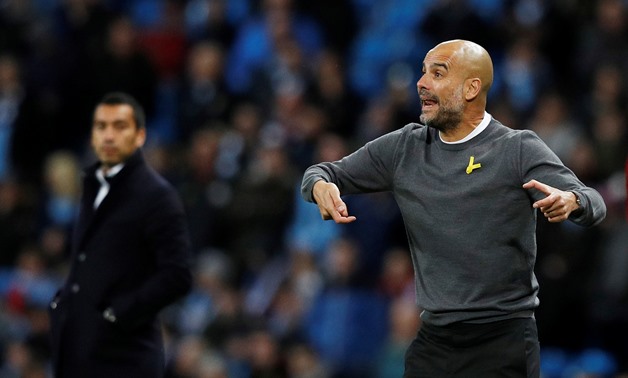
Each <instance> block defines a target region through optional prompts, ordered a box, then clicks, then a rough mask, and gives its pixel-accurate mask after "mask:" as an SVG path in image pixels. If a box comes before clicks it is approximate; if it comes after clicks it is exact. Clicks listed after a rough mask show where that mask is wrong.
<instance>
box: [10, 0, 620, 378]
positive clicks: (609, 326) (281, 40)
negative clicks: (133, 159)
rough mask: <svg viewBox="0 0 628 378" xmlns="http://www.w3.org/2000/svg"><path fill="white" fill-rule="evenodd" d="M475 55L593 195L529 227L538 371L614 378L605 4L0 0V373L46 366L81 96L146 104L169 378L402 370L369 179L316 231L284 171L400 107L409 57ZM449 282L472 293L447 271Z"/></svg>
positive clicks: (81, 128)
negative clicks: (172, 228)
mask: <svg viewBox="0 0 628 378" xmlns="http://www.w3.org/2000/svg"><path fill="white" fill-rule="evenodd" d="M453 38H464V39H470V40H473V41H475V42H478V43H480V44H481V45H483V46H484V47H485V48H486V49H487V50H488V51H489V52H490V54H491V55H492V58H493V60H494V65H495V83H494V86H493V88H492V90H491V93H490V98H489V105H488V111H489V113H491V114H492V115H493V116H494V117H495V118H497V119H499V120H500V121H502V123H504V124H506V125H507V126H509V127H512V128H514V129H531V130H534V131H535V132H536V133H538V135H539V136H540V137H541V138H542V139H543V140H544V141H545V142H546V143H547V144H548V145H549V146H550V147H551V148H552V149H553V150H554V151H555V152H556V153H557V154H558V156H559V157H560V158H561V159H562V160H563V162H564V163H565V164H566V165H567V166H569V167H570V168H571V169H572V170H574V171H575V172H576V174H577V175H578V176H579V177H580V178H581V179H582V180H583V181H584V182H585V183H586V184H587V185H590V186H592V187H594V188H596V189H597V190H599V191H600V193H601V194H602V195H603V197H604V199H605V201H606V204H607V206H608V216H607V218H606V220H605V221H604V222H603V223H602V224H601V225H600V226H598V227H595V228H592V229H584V228H581V227H579V226H576V225H573V224H571V223H569V222H565V223H561V224H549V223H547V222H546V221H545V220H544V219H539V224H538V238H537V239H538V245H539V248H538V260H537V266H536V273H537V276H538V279H539V282H540V285H541V291H540V300H541V306H540V308H539V310H538V312H537V320H538V326H539V332H540V341H541V346H542V373H543V376H544V377H556V378H562V377H619V376H622V374H623V376H624V377H625V376H628V375H627V374H628V227H627V225H626V213H625V206H626V205H625V199H626V184H625V173H624V166H625V163H626V155H627V151H628V143H627V142H628V118H627V117H628V113H627V110H626V109H627V108H628V97H627V96H626V95H627V93H628V80H627V79H628V2H627V1H624V0H600V1H586V0H553V1H543V0H507V1H501V0H395V1H393V0H346V1H343V0H319V1H315V2H314V1H305V0H126V1H125V0H0V377H2V378H13V377H25V378H46V377H49V376H50V375H49V374H50V373H49V356H50V349H49V345H48V339H47V332H48V319H47V313H46V311H47V305H48V301H49V300H50V299H51V298H52V295H53V293H54V292H55V291H56V288H57V287H58V286H59V285H60V283H61V282H62V280H63V278H64V277H65V274H66V272H67V267H68V265H67V258H68V252H69V251H68V247H69V235H70V233H71V232H72V228H73V219H74V215H75V211H76V208H77V206H78V200H79V195H80V194H79V189H80V186H79V185H80V184H79V182H80V175H81V173H80V172H81V170H82V168H83V167H85V166H86V165H88V164H90V163H91V162H93V156H92V155H91V154H90V152H89V148H88V144H87V137H88V135H89V132H90V127H91V122H90V118H91V112H92V110H93V107H94V105H95V102H96V101H97V100H98V99H99V98H100V97H101V96H102V95H103V94H104V93H105V92H106V91H110V90H123V91H127V92H129V93H131V94H132V95H134V96H135V97H137V98H138V99H139V100H140V102H141V103H142V104H143V105H144V106H145V109H146V111H147V115H148V135H149V136H148V143H147V145H146V146H145V149H144V152H145V154H146V156H147V157H148V159H149V161H150V163H151V164H152V165H153V167H155V168H156V169H158V170H159V171H160V172H161V173H162V174H163V175H164V176H165V177H166V178H168V180H170V182H171V183H172V184H173V185H174V186H175V187H176V188H177V189H178V190H179V192H180V194H181V197H182V198H183V200H184V202H185V205H186V207H187V212H188V216H189V225H190V230H191V235H192V240H193V246H194V255H195V264H194V274H195V286H194V289H193V291H192V293H190V294H189V295H188V296H187V297H186V298H185V299H184V300H182V301H180V302H179V303H177V304H176V305H172V306H171V307H169V308H167V309H166V310H165V311H164V312H163V319H164V324H165V327H164V335H165V337H166V340H167V349H166V353H167V360H168V378H225V377H234V378H245V377H260V378H261V377H264V378H274V377H294V378H314V377H316V378H326V377H327V378H345V377H346V378H354V377H355V378H358V377H360V378H371V377H372V378H387V377H401V375H402V372H403V355H404V352H405V349H406V347H407V346H408V344H409V343H410V341H411V340H412V339H413V337H414V336H415V334H416V331H417V329H418V327H420V325H421V324H420V320H419V318H418V314H419V311H420V309H417V307H416V305H415V303H414V285H413V272H412V266H411V263H410V259H409V252H408V250H407V243H406V236H405V231H404V229H403V223H402V220H401V219H400V215H399V212H398V209H397V206H396V204H395V203H394V201H393V200H392V198H391V197H390V196H389V195H388V194H377V195H365V196H356V197H348V198H347V202H348V205H349V209H350V211H351V212H352V213H353V214H354V215H356V216H357V218H358V221H357V222H355V223H352V224H349V225H345V226H338V225H335V224H334V223H330V222H323V221H321V219H320V215H319V213H318V210H317V208H316V206H315V205H312V204H308V203H305V202H304V201H303V200H301V198H300V195H299V186H300V181H301V177H302V173H303V171H304V170H305V169H306V168H307V167H308V166H309V165H310V164H313V163H316V162H319V161H328V160H335V159H337V158H339V157H341V156H343V155H345V154H347V153H349V152H351V151H353V150H355V149H356V148H358V147H359V146H361V145H362V144H364V143H365V142H367V141H369V140H371V139H373V138H375V137H377V136H379V135H382V134H384V133H386V132H389V131H392V130H394V129H397V128H400V127H402V126H403V125H405V124H406V123H409V122H416V121H417V120H418V116H419V114H420V104H419V101H418V96H417V94H416V87H415V83H416V81H417V80H418V78H419V77H420V72H421V62H422V59H423V57H424V55H425V53H426V52H427V51H428V50H429V49H430V48H431V47H433V46H434V45H435V44H437V43H439V42H441V41H444V40H448V39H453ZM469 285H473V283H472V282H469Z"/></svg>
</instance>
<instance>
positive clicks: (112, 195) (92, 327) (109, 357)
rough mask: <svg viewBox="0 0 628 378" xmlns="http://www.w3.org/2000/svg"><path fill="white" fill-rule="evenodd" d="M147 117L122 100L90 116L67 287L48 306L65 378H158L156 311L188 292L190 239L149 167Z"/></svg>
mask: <svg viewBox="0 0 628 378" xmlns="http://www.w3.org/2000/svg"><path fill="white" fill-rule="evenodd" d="M145 140H146V128H145V116H144V111H143V109H142V107H141V106H140V105H139V104H138V103H137V101H136V100H135V99H134V98H133V97H131V96H129V95H128V94H125V93H109V94H107V95H105V96H104V98H103V99H102V100H101V101H100V102H99V103H98V104H97V106H96V108H95V110H94V114H93V124H92V130H91V147H92V148H93V151H94V153H95V155H96V156H97V157H98V160H99V161H98V162H97V163H95V164H94V165H92V166H91V167H89V168H88V169H87V170H86V172H85V177H84V182H83V193H82V199H81V207H80V214H79V218H78V222H77V225H76V227H75V234H74V238H73V245H72V255H71V258H72V261H71V267H70V271H69V274H68V277H67V280H66V282H65V284H64V285H63V287H62V288H61V289H60V290H59V292H58V293H57V295H56V296H55V298H54V299H53V300H52V302H51V303H50V316H51V341H52V349H53V368H54V373H55V376H56V377H58V378H72V377H81V378H84V377H91V378H97V377H103V378H104V377H107V378H111V377H137V378H148V377H161V376H163V372H164V365H165V356H164V348H163V340H162V334H161V326H160V322H159V319H158V313H159V311H160V310H161V309H163V308H164V307H166V306H168V305H170V304H172V303H173V302H175V301H177V300H178V299H180V298H181V297H182V296H184V295H186V294H187V293H188V291H189V290H190V287H191V283H192V276H191V272H190V266H189V264H190V257H191V255H190V242H189V236H188V230H187V225H186V223H185V214H184V210H183V206H182V203H181V201H180V198H179V197H178V195H177V193H176V192H175V190H174V189H173V188H172V187H171V186H170V184H169V183H168V182H167V181H166V180H165V179H164V178H162V177H161V176H159V174H158V173H157V172H155V171H154V170H153V169H151V168H150V167H149V166H148V165H147V163H146V162H145V160H144V157H143V154H142V150H141V147H142V146H143V145H144V142H145Z"/></svg>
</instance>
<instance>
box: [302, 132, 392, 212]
mask: <svg viewBox="0 0 628 378" xmlns="http://www.w3.org/2000/svg"><path fill="white" fill-rule="evenodd" d="M403 130H404V129H400V130H396V131H393V132H391V133H388V134H386V135H383V136H381V137H379V138H377V139H374V140H372V141H370V142H368V143H367V144H365V145H364V146H363V147H361V148H360V149H358V150H357V151H355V152H353V153H352V154H350V155H348V156H345V157H344V158H342V159H340V160H337V161H334V162H322V163H318V164H315V165H312V166H310V167H309V168H308V169H307V170H306V171H305V173H304V175H303V181H302V183H301V195H302V197H303V199H305V200H306V201H308V202H314V198H313V196H312V188H313V187H314V184H315V183H316V182H317V181H319V180H325V181H327V182H332V183H334V184H336V185H337V186H338V189H339V190H340V193H341V195H345V194H356V193H372V192H381V191H387V190H390V189H391V187H392V178H393V171H394V160H395V151H396V150H397V147H398V146H397V145H398V143H399V141H400V140H401V136H402V133H403Z"/></svg>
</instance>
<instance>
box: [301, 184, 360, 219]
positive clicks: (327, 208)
mask: <svg viewBox="0 0 628 378" xmlns="http://www.w3.org/2000/svg"><path fill="white" fill-rule="evenodd" d="M312 196H313V197H314V200H315V201H316V204H317V205H318V210H319V211H320V212H321V217H322V218H323V219H324V220H330V219H333V220H334V222H336V223H351V222H353V221H355V220H356V217H354V216H353V215H349V210H348V209H347V205H346V204H345V203H344V202H343V201H342V199H341V198H340V190H338V187H337V186H336V184H333V183H329V182H325V181H324V180H319V181H317V182H316V183H315V184H314V187H313V188H312Z"/></svg>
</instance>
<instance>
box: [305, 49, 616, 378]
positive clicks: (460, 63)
mask: <svg viewBox="0 0 628 378" xmlns="http://www.w3.org/2000/svg"><path fill="white" fill-rule="evenodd" d="M422 71H423V75H422V76H421V78H420V79H419V81H418V82H417V90H418V93H419V96H420V100H421V117H420V121H421V124H417V123H411V124H408V125H406V126H404V127H403V128H401V129H399V130H396V131H393V132H391V133H389V134H386V135H383V136H381V137H379V138H377V139H375V140H373V141H371V142H369V143H367V144H366V145H364V146H363V147H362V148H360V149H358V150H357V151H356V152H354V153H352V154H350V155H348V156H346V157H344V158H343V159H341V160H339V161H335V162H323V163H320V164H316V165H313V166H311V167H309V168H308V169H307V170H306V172H305V174H304V177H303V183H302V195H303V198H304V199H305V200H307V201H310V202H314V203H316V204H317V205H318V208H319V210H320V213H321V216H322V218H323V219H333V220H334V221H335V222H336V223H350V222H354V221H357V220H356V217H355V216H353V215H351V212H350V211H349V209H348V208H347V205H346V204H345V202H344V201H343V200H342V198H341V195H345V194H357V193H371V192H381V191H390V192H392V194H393V195H394V197H395V200H396V201H397V204H398V205H399V208H400V211H401V213H402V216H403V219H404V222H405V228H406V233H407V236H408V243H409V248H410V251H411V255H412V261H413V265H414V270H415V286H416V301H417V305H418V307H419V308H420V309H422V312H421V319H422V326H421V328H420V330H419V332H418V334H417V337H416V339H415V340H414V341H413V342H412V344H411V345H410V346H409V348H408V351H407V353H406V361H405V375H404V376H405V377H412V378H416V377H431V378H433V377H465V378H468V377H483V378H486V377H538V376H539V342H538V336H537V328H536V322H535V319H534V311H535V309H536V307H537V306H538V304H539V300H538V298H537V293H538V289H539V287H538V284H537V280H536V278H535V276H534V264H535V260H536V239H535V226H536V217H537V213H538V214H542V215H543V216H544V217H545V218H546V219H547V221H549V222H563V221H566V220H569V221H571V222H574V223H576V224H579V225H582V226H587V227H590V226H594V225H596V224H598V223H599V222H601V221H602V220H603V219H604V217H605V216H606V206H605V205H604V202H603V200H602V197H601V196H600V194H599V193H598V192H596V191H595V190H594V189H592V188H589V187H587V186H585V185H584V184H583V183H582V182H581V181H580V180H579V179H578V178H577V177H576V176H575V175H574V173H573V172H572V171H571V170H570V169H568V168H567V167H565V166H564V165H563V163H561V161H560V160H559V159H558V157H557V156H556V155H555V154H554V153H553V152H552V151H551V150H550V149H549V148H548V147H547V146H546V145H545V144H544V143H543V142H542V141H541V139H539V138H538V137H537V136H536V135H535V134H534V133H533V132H531V131H528V130H512V129H510V128H508V127H506V126H504V125H502V124H501V123H500V122H499V121H497V120H496V119H494V118H492V117H491V115H490V114H488V113H487V112H486V102H487V95H488V92H489V89H490V87H491V84H492V81H493V65H492V62H491V58H490V56H489V54H488V52H487V51H486V50H485V49H484V48H482V47H481V46H479V45H478V44H476V43H473V42H470V41H463V40H454V41H447V42H443V43H441V44H439V45H437V46H436V47H434V48H433V49H432V50H430V51H429V52H428V53H427V54H426V56H425V60H424V61H423V69H422Z"/></svg>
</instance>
